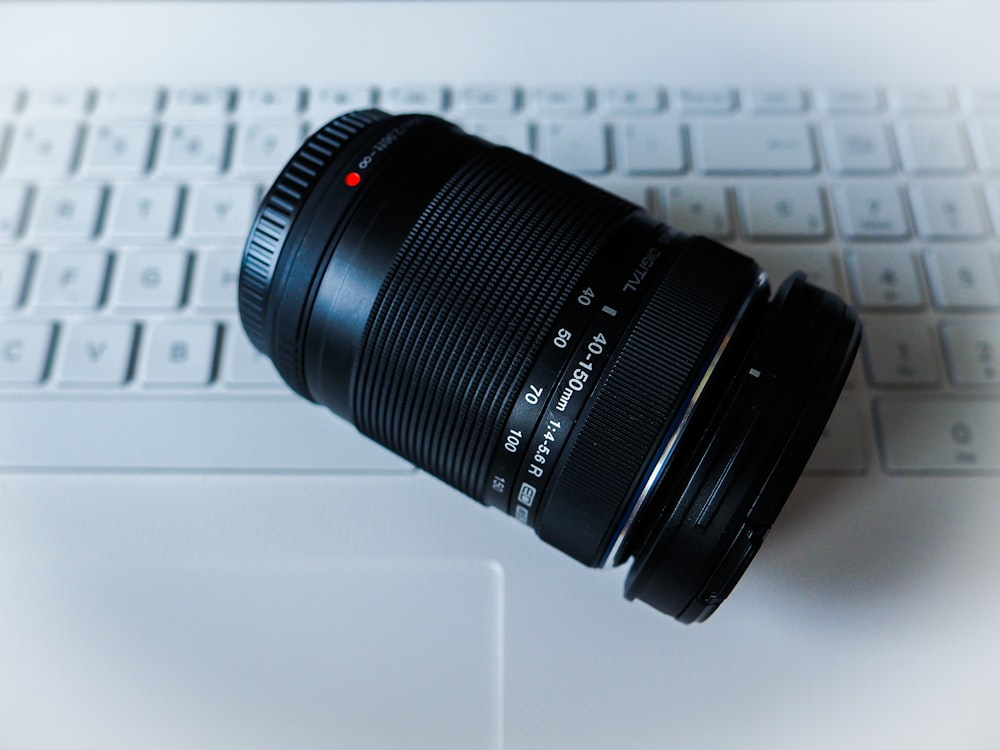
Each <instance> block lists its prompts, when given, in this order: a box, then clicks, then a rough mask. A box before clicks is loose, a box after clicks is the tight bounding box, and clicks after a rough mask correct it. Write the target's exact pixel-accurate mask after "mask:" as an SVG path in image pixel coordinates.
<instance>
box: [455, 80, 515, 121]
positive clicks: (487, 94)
mask: <svg viewBox="0 0 1000 750" xmlns="http://www.w3.org/2000/svg"><path fill="white" fill-rule="evenodd" d="M518 103H519V102H518V91H517V89H515V88H514V87H513V86H466V87H465V88H462V89H460V90H459V91H458V92H456V94H455V108H456V109H457V110H458V112H459V113H460V114H462V115H466V116H469V117H509V116H510V115H512V114H514V112H515V111H516V110H517V107H518Z"/></svg>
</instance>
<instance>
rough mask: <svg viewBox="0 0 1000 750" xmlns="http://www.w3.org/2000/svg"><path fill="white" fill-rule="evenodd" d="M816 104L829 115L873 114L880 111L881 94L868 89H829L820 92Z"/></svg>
mask: <svg viewBox="0 0 1000 750" xmlns="http://www.w3.org/2000/svg"><path fill="white" fill-rule="evenodd" d="M816 103H817V104H818V106H819V109H820V110H821V111H823V112H827V113H830V114H875V113H877V112H880V111H881V110H882V93H881V92H880V91H878V90H876V89H869V88H831V89H825V90H823V91H820V92H819V93H818V94H817V96H816Z"/></svg>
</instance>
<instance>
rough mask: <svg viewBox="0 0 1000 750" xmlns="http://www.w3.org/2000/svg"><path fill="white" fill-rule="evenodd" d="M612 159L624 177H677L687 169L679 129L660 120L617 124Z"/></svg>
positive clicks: (631, 121)
mask: <svg viewBox="0 0 1000 750" xmlns="http://www.w3.org/2000/svg"><path fill="white" fill-rule="evenodd" d="M615 158H616V160H617V168H618V170H619V171H622V172H625V173H627V174H679V173H681V172H683V171H685V169H686V168H687V158H686V155H685V149H684V139H683V138H682V136H681V129H680V126H679V125H676V124H674V123H666V122H663V121H660V120H630V121H626V122H620V123H618V124H617V125H616V127H615Z"/></svg>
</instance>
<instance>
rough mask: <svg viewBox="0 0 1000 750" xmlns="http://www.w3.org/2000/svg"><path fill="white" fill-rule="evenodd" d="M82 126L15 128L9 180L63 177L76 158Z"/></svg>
mask: <svg viewBox="0 0 1000 750" xmlns="http://www.w3.org/2000/svg"><path fill="white" fill-rule="evenodd" d="M79 138H80V127H79V126H78V125H76V124H75V123H71V122H35V123H27V124H24V125H21V126H20V127H18V128H16V129H15V131H14V137H13V138H12V139H11V145H10V153H9V154H8V156H7V168H6V170H5V176H6V177H34V178H39V177H64V176H66V175H67V174H69V171H70V169H71V167H72V166H73V161H74V159H75V158H76V150H77V144H78V142H79Z"/></svg>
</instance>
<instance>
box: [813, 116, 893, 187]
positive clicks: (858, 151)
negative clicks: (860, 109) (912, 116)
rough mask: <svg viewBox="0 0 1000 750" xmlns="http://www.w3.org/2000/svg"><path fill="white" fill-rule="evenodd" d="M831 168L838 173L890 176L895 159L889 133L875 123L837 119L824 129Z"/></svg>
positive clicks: (824, 139) (824, 138) (872, 121)
mask: <svg viewBox="0 0 1000 750" xmlns="http://www.w3.org/2000/svg"><path fill="white" fill-rule="evenodd" d="M823 141H824V144H825V145H826V155H827V159H829V162H830V168H831V169H832V170H833V171H834V172H837V173H839V174H888V173H890V172H893V171H895V168H896V160H895V158H894V157H893V155H892V148H891V146H890V144H889V134H888V132H887V131H886V129H885V127H884V126H883V125H882V123H880V122H878V121H876V120H838V121H836V122H831V123H827V124H826V125H825V126H824V128H823Z"/></svg>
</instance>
